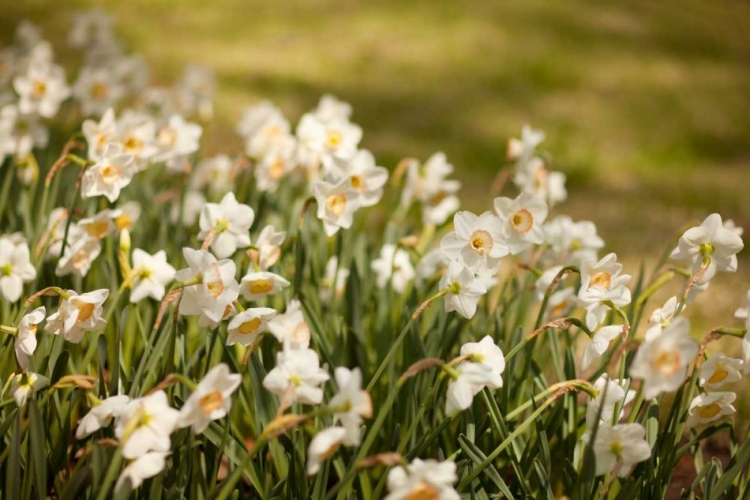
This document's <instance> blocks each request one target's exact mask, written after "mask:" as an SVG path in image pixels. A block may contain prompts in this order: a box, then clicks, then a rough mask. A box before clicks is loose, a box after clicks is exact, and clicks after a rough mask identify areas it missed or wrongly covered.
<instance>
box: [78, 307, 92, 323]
mask: <svg viewBox="0 0 750 500" xmlns="http://www.w3.org/2000/svg"><path fill="white" fill-rule="evenodd" d="M76 307H77V308H78V319H77V320H76V321H77V322H78V323H83V322H84V321H86V320H88V319H89V318H90V317H91V315H92V314H94V304H91V303H89V302H81V303H80V304H78V306H76Z"/></svg>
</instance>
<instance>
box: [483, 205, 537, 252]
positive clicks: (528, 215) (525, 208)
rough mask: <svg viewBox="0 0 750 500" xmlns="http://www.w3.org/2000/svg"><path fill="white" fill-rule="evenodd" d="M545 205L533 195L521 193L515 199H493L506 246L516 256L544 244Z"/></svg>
mask: <svg viewBox="0 0 750 500" xmlns="http://www.w3.org/2000/svg"><path fill="white" fill-rule="evenodd" d="M547 211H548V209H547V204H546V203H545V202H544V200H543V199H541V198H537V197H536V196H534V195H533V194H529V193H521V194H520V195H518V197H516V199H514V200H511V199H510V198H495V213H496V214H497V216H498V217H499V218H500V221H501V223H502V225H503V228H504V229H505V239H506V243H505V244H506V245H507V247H508V249H509V250H510V253H511V254H513V255H517V254H519V253H521V252H523V251H524V250H526V249H528V248H530V247H531V245H540V244H542V243H543V242H544V231H543V229H542V224H543V223H544V221H545V220H546V219H547Z"/></svg>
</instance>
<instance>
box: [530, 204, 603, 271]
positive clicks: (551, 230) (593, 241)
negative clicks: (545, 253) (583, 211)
mask: <svg viewBox="0 0 750 500" xmlns="http://www.w3.org/2000/svg"><path fill="white" fill-rule="evenodd" d="M543 230H544V241H545V242H546V243H547V244H548V245H550V246H551V247H552V251H553V253H554V254H555V255H556V256H557V258H558V259H561V260H563V261H565V263H566V264H569V265H573V266H580V265H581V263H582V262H584V261H596V260H598V252H599V250H601V249H602V248H603V247H604V241H602V239H601V238H600V237H599V235H598V234H597V232H596V225H594V223H593V222H589V221H579V222H573V220H572V219H571V218H570V217H568V216H567V215H561V216H559V217H555V218H554V219H552V220H551V221H549V222H547V223H546V224H545V225H544V227H543Z"/></svg>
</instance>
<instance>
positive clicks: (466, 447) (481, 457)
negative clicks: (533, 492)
mask: <svg viewBox="0 0 750 500" xmlns="http://www.w3.org/2000/svg"><path fill="white" fill-rule="evenodd" d="M458 443H459V445H460V446H461V449H462V450H463V451H464V453H466V456H468V457H469V458H470V459H471V460H472V461H473V462H474V463H475V464H476V465H481V464H482V462H484V461H485V459H486V458H487V456H486V455H485V454H484V452H482V450H480V449H479V448H478V447H477V445H475V444H474V443H472V442H471V441H469V440H468V438H467V437H466V436H464V435H463V434H461V435H460V436H458ZM484 473H485V474H486V475H487V477H489V478H490V480H491V481H492V482H493V483H495V486H497V487H498V489H499V490H500V493H502V494H503V495H505V498H510V499H512V498H513V494H512V493H511V492H510V489H509V488H508V485H507V484H505V481H503V478H502V477H501V476H500V473H499V472H498V471H497V469H496V468H495V466H494V465H489V466H488V467H487V468H485V469H484Z"/></svg>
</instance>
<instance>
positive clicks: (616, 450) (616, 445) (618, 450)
mask: <svg viewBox="0 0 750 500" xmlns="http://www.w3.org/2000/svg"><path fill="white" fill-rule="evenodd" d="M624 448H625V447H624V446H623V445H622V443H621V442H619V441H615V442H613V443H612V444H610V445H609V451H610V452H612V454H613V455H614V456H616V457H619V456H620V455H622V450H623V449H624Z"/></svg>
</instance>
